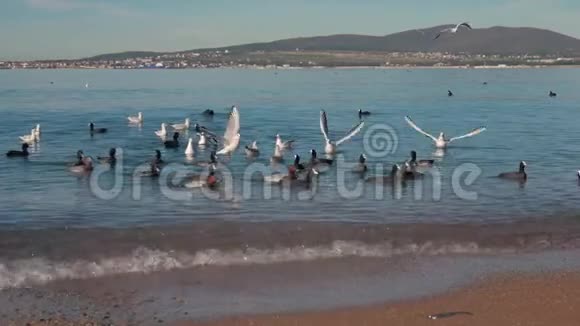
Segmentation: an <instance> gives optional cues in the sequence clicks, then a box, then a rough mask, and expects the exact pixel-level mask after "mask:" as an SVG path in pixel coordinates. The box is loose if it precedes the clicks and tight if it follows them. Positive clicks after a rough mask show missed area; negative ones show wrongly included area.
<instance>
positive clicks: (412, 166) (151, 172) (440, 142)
mask: <svg viewBox="0 0 580 326" xmlns="http://www.w3.org/2000/svg"><path fill="white" fill-rule="evenodd" d="M484 84H485V83H484ZM448 96H453V93H452V92H451V91H450V90H449V91H448ZM549 96H550V97H555V96H556V93H554V92H553V91H550V92H549ZM214 114H215V112H214V111H213V110H211V109H208V110H205V111H203V112H202V115H203V116H205V117H213V116H214ZM357 115H358V118H359V119H358V123H357V124H356V125H355V126H354V127H353V128H352V129H350V130H349V131H348V132H347V133H346V134H345V135H344V136H343V137H342V138H339V139H331V138H330V136H329V128H328V117H327V113H326V111H324V110H321V111H320V131H321V133H322V137H323V139H324V142H325V146H324V153H325V154H326V157H325V158H322V157H319V156H318V153H317V151H316V150H315V149H311V150H310V153H309V154H310V160H309V161H308V162H307V163H302V162H301V161H300V156H299V155H298V154H295V155H294V160H293V163H292V164H290V165H289V166H287V169H285V170H287V171H286V172H285V173H279V172H276V173H273V174H271V175H265V176H264V177H263V180H264V182H268V183H277V184H286V183H290V184H300V185H305V186H307V187H308V186H310V184H311V183H312V180H313V178H314V176H316V175H318V174H320V173H321V171H325V170H326V169H327V168H328V167H329V166H331V165H332V164H333V161H334V155H335V154H336V153H337V151H338V147H339V146H340V145H341V144H343V143H344V142H346V141H348V140H350V139H351V138H353V137H354V136H355V135H357V134H358V133H360V132H361V130H363V127H364V125H365V120H364V119H365V117H368V116H370V115H371V112H369V111H363V110H362V109H359V110H358V112H357ZM127 120H128V123H129V124H130V125H138V126H142V125H143V122H144V118H143V113H142V112H139V113H138V114H137V115H135V116H129V117H127ZM405 121H406V123H407V124H408V125H409V126H410V127H411V128H412V129H414V130H415V131H417V132H418V133H420V134H422V135H424V136H425V137H427V138H429V139H431V140H432V141H433V143H434V145H435V147H436V148H437V149H438V150H443V149H445V148H447V147H448V146H449V144H451V143H452V142H455V141H457V140H460V139H464V138H468V137H473V136H476V135H479V134H480V133H482V132H484V131H485V130H486V127H483V126H482V127H479V128H475V129H473V130H471V131H470V132H468V133H466V134H464V135H460V136H455V137H451V138H448V137H446V135H445V134H444V133H443V132H440V133H439V135H438V136H434V135H432V134H430V133H428V132H426V131H425V130H423V129H422V128H421V127H419V126H418V125H417V124H416V123H415V122H414V121H413V120H412V119H411V117H409V116H406V117H405ZM192 128H193V130H194V131H195V134H196V135H197V137H195V141H194V138H192V137H190V138H188V140H187V145H186V146H185V151H184V154H185V156H186V158H188V159H189V160H192V159H193V158H194V157H195V153H196V150H195V146H194V142H196V143H197V147H198V148H201V149H204V148H209V149H211V153H210V156H209V161H207V162H197V163H196V165H197V166H200V167H204V168H206V169H207V171H206V173H202V174H191V175H189V176H187V177H186V178H185V180H184V182H183V184H182V185H183V186H184V187H186V188H200V187H209V188H215V187H216V186H218V185H219V184H220V180H219V179H218V177H217V176H216V171H218V167H219V165H220V163H219V160H218V157H219V156H223V155H232V154H233V153H234V152H235V151H236V150H237V149H238V147H239V146H240V112H239V110H238V108H237V107H236V106H233V107H232V108H231V110H230V112H229V113H228V119H227V125H226V128H225V132H224V134H223V136H221V135H218V134H217V133H216V132H213V131H211V130H209V129H208V128H206V127H204V126H202V125H200V124H198V123H196V124H193V125H191V121H190V119H189V118H186V119H185V121H184V122H183V123H175V124H167V123H162V124H161V126H160V129H159V130H157V131H155V135H156V136H157V137H159V138H160V139H161V141H162V143H163V146H164V147H165V148H168V149H177V148H180V147H181V145H182V144H181V141H180V136H181V134H182V133H185V132H189V130H190V129H192ZM88 131H89V133H90V135H91V137H92V136H94V135H96V134H106V133H107V132H108V129H107V128H97V127H96V126H95V124H94V123H93V122H90V123H89V130H88ZM169 136H171V137H170V138H169V139H168V137H169ZM40 138H41V129H40V124H37V125H36V126H35V127H34V128H33V129H31V131H30V134H27V135H24V136H21V137H20V141H21V142H22V148H21V150H11V151H9V152H7V153H6V156H7V157H10V158H16V157H28V156H29V151H28V148H29V146H30V145H32V144H35V143H37V142H39V141H40ZM294 142H295V141H294V140H286V141H284V140H283V139H282V138H281V136H280V135H279V134H277V135H276V140H275V144H274V153H273V155H272V156H271V157H270V162H271V163H272V164H284V154H285V152H287V151H288V150H290V149H292V148H293V145H294ZM244 151H245V154H246V156H247V157H248V158H256V157H258V156H260V149H259V147H258V142H257V141H252V142H251V143H250V144H247V145H245V146H244ZM116 155H117V150H116V149H115V148H111V149H110V150H109V155H108V156H104V157H97V160H98V161H99V162H100V163H102V164H109V165H110V166H111V167H113V166H114V165H115V163H116V162H117V157H116ZM76 157H77V158H76V161H75V162H73V163H71V164H70V166H69V169H70V171H71V172H73V173H83V174H84V173H90V172H91V171H92V170H93V168H94V161H93V158H92V157H91V156H87V155H85V154H84V153H83V151H82V150H79V151H78V152H77V154H76ZM366 160H367V157H366V155H365V154H364V153H363V154H360V156H359V159H358V162H357V163H356V164H354V167H353V172H355V173H359V174H361V176H362V177H363V178H364V179H365V181H367V182H374V183H381V184H391V185H395V184H398V183H402V182H405V181H407V180H414V179H419V178H422V177H424V173H422V172H421V171H423V172H424V169H429V168H431V167H433V165H434V164H435V161H434V160H432V159H418V158H417V152H416V151H414V150H413V151H411V152H410V158H409V159H407V160H405V161H404V162H402V163H400V164H393V166H392V169H391V172H390V174H388V175H375V176H368V175H367V174H368V172H369V169H368V167H367V164H366ZM164 165H165V162H164V161H163V159H162V155H161V151H160V150H155V156H154V158H153V159H152V160H151V161H150V162H149V169H147V170H145V171H141V172H140V173H141V175H142V176H148V177H158V176H160V174H161V170H162V168H163V166H164ZM578 176H579V178H580V171H578ZM498 177H499V178H502V179H509V180H517V181H520V182H525V181H526V180H527V173H526V162H524V161H521V162H520V163H519V169H518V170H517V171H513V172H504V173H501V174H499V175H498Z"/></svg>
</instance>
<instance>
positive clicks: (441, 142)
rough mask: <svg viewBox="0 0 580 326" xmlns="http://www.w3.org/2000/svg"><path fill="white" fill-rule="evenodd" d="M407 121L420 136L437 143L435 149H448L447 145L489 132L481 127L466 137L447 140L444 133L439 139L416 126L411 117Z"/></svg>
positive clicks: (406, 118)
mask: <svg viewBox="0 0 580 326" xmlns="http://www.w3.org/2000/svg"><path fill="white" fill-rule="evenodd" d="M405 121H406V122H407V123H408V124H409V126H411V128H413V129H415V130H416V131H417V132H419V133H420V134H422V135H424V136H426V137H428V138H431V139H432V140H433V141H434V142H435V147H437V148H446V147H447V145H449V144H450V143H451V142H453V141H456V140H459V139H462V138H467V137H473V136H475V135H479V134H480V133H482V132H484V131H485V130H487V128H486V127H479V128H476V129H473V130H472V131H470V132H468V133H467V134H465V135H462V136H457V137H453V138H450V139H447V138H445V134H444V133H443V132H441V133H439V137H435V136H433V135H431V134H429V133H427V132H425V131H423V129H421V128H419V126H417V125H416V124H415V122H413V120H411V117H409V116H406V117H405Z"/></svg>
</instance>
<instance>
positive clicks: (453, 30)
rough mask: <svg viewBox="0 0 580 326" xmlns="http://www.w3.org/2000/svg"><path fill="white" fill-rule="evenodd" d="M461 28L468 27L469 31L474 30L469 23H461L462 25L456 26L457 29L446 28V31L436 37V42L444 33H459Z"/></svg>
mask: <svg viewBox="0 0 580 326" xmlns="http://www.w3.org/2000/svg"><path fill="white" fill-rule="evenodd" d="M461 26H464V27H466V28H468V29H473V28H471V25H469V23H460V24H457V25H455V27H449V28H446V29H444V30H442V31H440V32H439V34H437V36H435V38H434V40H436V39H438V38H439V37H441V35H442V34H443V33H451V34H455V33H457V31H458V30H459V28H460V27H461Z"/></svg>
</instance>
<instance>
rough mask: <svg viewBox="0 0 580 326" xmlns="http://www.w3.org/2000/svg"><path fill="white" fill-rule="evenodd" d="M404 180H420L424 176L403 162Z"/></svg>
mask: <svg viewBox="0 0 580 326" xmlns="http://www.w3.org/2000/svg"><path fill="white" fill-rule="evenodd" d="M403 176H404V178H405V179H406V180H407V179H410V180H414V179H421V178H423V177H424V176H425V175H424V174H423V173H420V172H417V170H416V169H415V166H412V165H411V164H410V163H409V162H405V168H404V170H403Z"/></svg>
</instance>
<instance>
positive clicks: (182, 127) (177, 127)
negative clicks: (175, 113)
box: [171, 118, 190, 131]
mask: <svg viewBox="0 0 580 326" xmlns="http://www.w3.org/2000/svg"><path fill="white" fill-rule="evenodd" d="M189 124H190V121H189V118H185V122H184V123H176V124H172V125H171V128H173V129H175V130H178V131H184V130H187V129H189Z"/></svg>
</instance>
